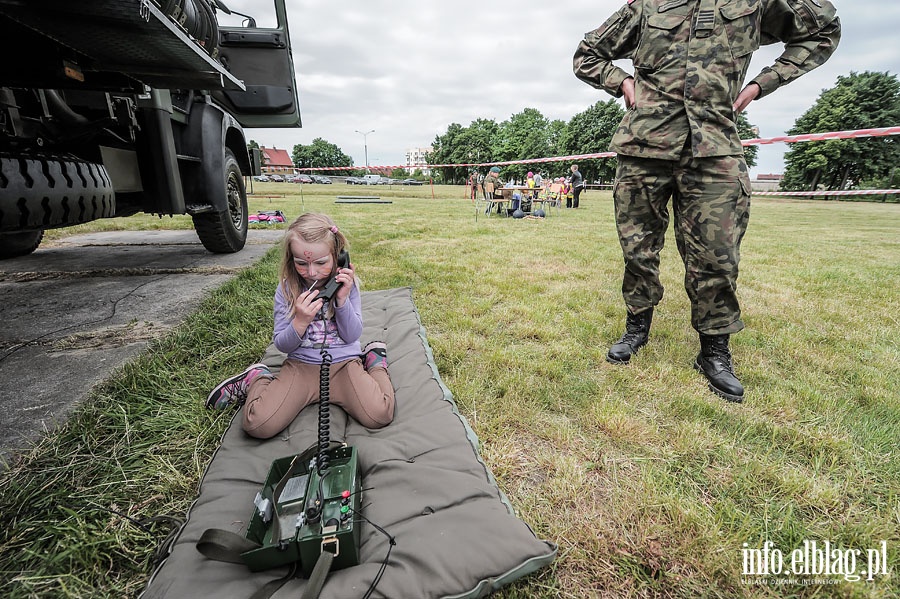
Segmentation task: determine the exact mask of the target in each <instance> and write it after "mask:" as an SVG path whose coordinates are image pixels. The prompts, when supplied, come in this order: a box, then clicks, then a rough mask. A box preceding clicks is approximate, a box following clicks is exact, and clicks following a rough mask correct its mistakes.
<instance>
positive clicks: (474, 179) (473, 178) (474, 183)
mask: <svg viewBox="0 0 900 599" xmlns="http://www.w3.org/2000/svg"><path fill="white" fill-rule="evenodd" d="M469 187H470V189H471V191H470V193H471V198H470V199H472V200H474V199H475V195H476V193H477V191H478V187H479V184H478V169H475V170H474V171H472V174H471V175H469Z"/></svg>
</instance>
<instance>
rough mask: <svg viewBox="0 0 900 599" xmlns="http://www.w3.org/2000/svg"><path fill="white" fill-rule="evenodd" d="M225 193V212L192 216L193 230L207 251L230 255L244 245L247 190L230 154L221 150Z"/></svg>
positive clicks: (235, 160) (235, 162) (238, 167)
mask: <svg viewBox="0 0 900 599" xmlns="http://www.w3.org/2000/svg"><path fill="white" fill-rule="evenodd" d="M225 194H226V196H227V200H228V201H227V203H228V209H227V210H224V211H222V212H212V213H205V214H197V215H194V229H196V230H197V236H198V237H199V238H200V242H201V243H202V244H203V247H205V248H206V249H207V250H209V251H210V252H214V253H216V254H232V253H234V252H239V251H241V249H243V247H244V244H245V243H246V242H247V190H246V189H245V188H244V177H243V175H241V168H240V166H238V161H237V159H236V158H235V157H234V153H233V152H232V151H231V150H230V149H228V148H225Z"/></svg>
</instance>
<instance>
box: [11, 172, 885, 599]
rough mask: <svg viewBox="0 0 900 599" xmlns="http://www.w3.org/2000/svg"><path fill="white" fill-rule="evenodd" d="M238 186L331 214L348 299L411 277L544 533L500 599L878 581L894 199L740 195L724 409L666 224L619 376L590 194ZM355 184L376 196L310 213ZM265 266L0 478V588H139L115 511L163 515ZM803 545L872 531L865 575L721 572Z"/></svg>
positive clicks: (609, 228) (613, 307)
mask: <svg viewBox="0 0 900 599" xmlns="http://www.w3.org/2000/svg"><path fill="white" fill-rule="evenodd" d="M256 186H257V189H256V191H257V193H259V194H260V195H275V196H276V197H260V198H256V199H253V200H252V202H251V209H252V210H270V209H281V210H283V211H284V212H285V213H286V214H287V215H288V217H289V218H291V217H294V216H296V215H297V214H299V213H300V212H301V211H302V210H306V211H321V212H327V213H329V214H330V215H332V216H333V217H334V218H335V220H336V221H337V222H338V224H339V225H340V226H341V228H342V230H343V231H344V232H345V233H346V234H347V236H348V237H349V239H350V243H351V248H350V252H351V256H352V257H353V262H354V264H355V266H356V268H357V273H358V274H359V276H360V278H361V279H362V281H363V285H364V289H383V288H392V287H398V286H410V287H412V289H413V293H414V297H415V302H416V305H417V307H418V309H419V311H420V313H421V317H422V319H423V324H424V326H425V328H426V331H427V333H428V339H429V342H430V344H431V346H432V349H433V350H434V355H435V360H436V362H437V366H438V369H439V371H440V374H441V376H442V378H443V380H444V382H445V384H446V385H447V386H448V387H449V389H450V390H451V391H452V392H453V394H454V396H455V399H456V401H457V403H458V404H459V406H460V411H461V412H462V413H463V414H464V415H465V416H466V417H467V418H468V419H469V421H470V423H471V424H472V427H473V428H474V430H475V432H476V433H477V434H478V436H479V438H480V440H481V451H482V455H483V458H484V460H485V461H486V463H487V464H488V466H489V467H490V468H491V469H492V471H493V473H494V475H495V476H496V478H497V480H498V483H499V485H500V487H501V488H502V489H503V491H504V492H505V493H506V494H507V496H508V497H509V499H510V500H511V502H512V503H513V505H514V506H515V507H516V509H517V510H518V512H519V515H520V516H521V518H522V519H523V520H525V521H526V522H528V523H529V524H530V525H531V526H532V528H533V529H534V530H535V532H536V534H537V535H538V536H539V537H541V538H544V539H548V540H551V541H553V542H555V543H557V544H558V545H559V548H560V550H559V556H558V559H557V560H556V561H555V563H554V564H553V565H552V567H550V568H547V569H545V570H543V571H541V572H539V573H538V574H536V575H534V576H532V577H529V578H527V579H525V580H522V581H519V582H518V583H516V584H514V585H513V586H511V587H509V588H508V589H506V590H504V591H503V592H501V593H500V594H499V596H500V597H503V598H505V599H519V598H549V597H564V598H581V597H678V598H692V597H782V596H791V597H852V598H856V597H866V598H889V597H897V596H900V576H898V568H900V449H898V441H900V346H898V340H900V319H898V315H897V314H898V311H897V307H898V303H900V302H898V300H900V206H898V205H896V204H888V205H885V204H873V203H845V202H805V201H786V200H785V201H780V200H774V199H765V200H757V201H754V204H753V207H752V210H751V212H752V215H751V220H750V228H749V230H748V233H747V235H746V237H745V241H744V245H743V247H742V263H741V268H742V270H741V276H740V280H739V285H740V288H739V295H740V298H741V301H742V306H743V310H744V321H745V323H746V325H747V328H746V330H744V331H743V332H742V333H740V334H738V335H735V336H734V337H733V338H732V348H733V351H734V354H735V362H736V370H737V373H738V375H739V376H740V378H741V381H742V382H743V383H744V385H745V387H746V388H747V395H746V399H745V402H744V404H742V405H733V404H726V403H725V402H724V401H722V400H720V399H718V398H717V397H715V396H713V395H712V394H711V393H710V392H709V391H708V390H707V388H706V385H705V382H704V380H703V379H702V378H701V377H700V375H698V374H697V373H696V372H694V371H693V369H692V368H691V364H692V361H693V358H694V356H695V354H696V352H697V350H698V344H697V339H696V333H695V332H694V331H693V330H692V329H691V328H690V324H689V306H688V302H687V299H686V296H685V293H684V290H683V288H682V279H683V267H682V266H681V264H680V259H679V257H678V254H677V251H676V250H675V246H674V238H672V237H671V235H670V237H669V244H668V245H667V246H666V248H665V249H664V251H663V258H662V260H663V265H662V267H663V272H662V280H663V283H664V284H665V286H666V289H667V294H666V297H665V298H664V300H663V302H662V303H661V304H660V306H659V308H658V309H657V312H656V315H655V318H654V323H653V330H652V333H651V341H650V343H649V344H648V345H647V346H646V347H645V348H644V349H643V350H642V351H641V353H640V354H638V355H637V356H636V357H635V359H633V360H632V364H631V365H629V366H626V367H622V366H618V367H617V366H612V365H610V364H607V363H606V362H605V360H604V356H605V353H606V350H607V348H608V345H609V344H610V343H611V342H613V341H615V340H616V339H617V338H618V336H619V335H620V334H621V332H622V331H621V329H622V326H623V321H624V312H623V310H624V308H623V305H622V301H621V296H620V292H619V288H620V285H621V270H622V258H621V252H620V249H619V245H618V241H617V237H616V233H615V227H614V223H613V219H612V200H611V197H610V195H609V194H608V193H601V192H596V191H591V192H588V193H587V194H585V195H583V196H582V208H580V209H579V210H577V211H576V210H563V211H562V212H561V213H560V214H559V215H557V214H556V213H554V214H553V215H552V216H551V217H549V218H547V219H544V220H514V219H507V218H500V217H496V216H493V217H491V218H486V217H484V216H483V215H482V216H480V217H479V218H478V220H477V222H476V220H475V218H474V211H473V208H472V204H471V203H470V201H468V200H465V199H462V195H463V191H462V188H459V187H453V188H449V187H443V188H435V190H434V191H432V189H431V188H430V187H427V186H426V187H407V188H393V189H387V188H377V190H376V189H375V188H358V187H357V188H354V187H345V186H342V185H333V186H321V185H315V186H303V188H302V193H303V196H302V197H301V196H300V195H299V194H300V192H301V189H300V188H299V187H298V186H295V185H289V184H256ZM373 193H375V194H377V195H380V196H382V197H385V198H388V197H389V198H390V199H392V201H393V203H392V204H389V205H377V204H361V205H352V204H335V203H334V199H335V196H336V195H338V194H348V195H370V194H373ZM432 193H434V195H435V197H432ZM281 194H285V195H284V196H283V197H281ZM98 224H99V225H100V227H106V228H116V227H124V228H132V227H149V228H167V227H189V226H190V221H189V220H187V219H184V218H175V219H168V218H166V219H162V220H160V219H157V218H155V217H147V218H139V219H125V220H110V221H101V223H98ZM97 228H98V226H97V225H87V226H85V227H82V228H81V229H90V230H97ZM71 232H72V230H68V231H66V232H53V233H52V234H51V235H50V236H49V237H50V239H49V241H48V243H52V241H53V238H56V237H58V236H60V235H62V234H64V233H65V234H69V233H71ZM276 261H277V255H276V254H275V252H274V251H273V252H270V254H269V255H268V256H267V257H266V258H265V259H264V260H263V261H262V262H261V264H260V268H257V269H252V270H249V271H246V272H245V273H243V274H241V275H240V276H238V277H237V278H236V279H235V280H233V281H232V282H230V283H229V284H227V285H225V286H224V287H222V288H221V289H219V290H217V291H216V292H215V293H213V294H212V295H211V296H210V297H209V298H208V299H207V300H206V301H205V302H204V303H203V305H202V306H201V308H200V309H199V310H198V311H197V313H196V314H195V315H194V316H193V317H192V318H191V319H190V320H189V321H188V322H187V323H185V324H184V325H183V326H181V327H179V328H178V329H176V330H175V331H174V332H171V333H170V334H168V335H167V336H165V337H163V338H160V339H158V340H157V341H155V342H154V343H153V345H152V347H151V349H150V350H149V351H148V352H147V353H146V354H145V355H144V356H142V357H141V358H139V359H137V360H136V361H135V362H133V363H131V364H129V365H128V366H126V367H125V368H123V369H122V370H121V371H119V372H117V373H116V374H115V376H113V377H112V378H111V379H110V380H109V382H108V383H106V384H104V385H103V386H102V387H101V388H99V389H97V391H96V393H95V394H94V396H92V397H91V398H90V399H89V400H87V401H85V402H84V403H83V405H82V407H81V408H80V409H79V410H78V411H77V413H76V414H75V415H74V416H73V417H72V419H71V420H70V422H69V423H68V425H66V426H65V427H64V428H63V429H61V430H60V431H57V432H56V434H54V435H52V436H48V437H47V438H45V439H44V440H42V441H41V442H40V443H39V444H38V445H37V446H36V447H35V448H34V450H33V451H32V452H31V453H29V454H28V455H25V456H22V458H21V459H20V460H19V461H18V462H16V463H14V464H12V465H11V469H10V470H9V471H8V472H7V473H4V474H2V475H0V476H2V478H0V596H3V597H127V596H135V595H136V594H137V593H139V592H140V590H141V589H142V588H143V585H144V584H145V582H146V580H147V576H148V574H149V572H150V569H151V565H150V563H151V559H152V552H153V550H154V548H155V546H156V544H157V543H158V542H159V541H160V540H161V537H162V536H164V534H165V527H164V526H163V525H162V524H154V525H149V524H148V525H146V526H147V528H148V530H143V529H142V528H140V527H138V526H136V525H135V524H134V523H133V522H132V521H131V520H128V519H126V518H125V517H124V516H127V517H128V518H131V519H133V520H140V519H142V518H146V517H150V516H155V515H158V514H171V515H174V516H179V517H183V515H184V513H185V511H186V509H187V507H188V506H189V505H190V503H191V502H192V500H193V499H194V497H195V495H196V492H197V488H198V483H199V478H200V476H201V474H202V472H203V469H204V467H205V465H206V463H207V462H208V460H209V458H210V456H211V454H212V451H213V450H214V448H215V446H216V444H217V442H218V439H219V435H220V434H221V432H222V431H223V429H224V427H225V426H226V425H227V421H228V418H229V415H225V414H212V413H209V412H207V411H206V410H204V409H203V407H202V403H203V400H204V399H205V396H206V393H207V391H208V389H209V388H210V387H212V386H213V385H214V384H216V383H218V382H219V380H221V379H222V378H223V377H225V376H227V375H230V374H233V373H234V372H235V371H236V370H240V369H242V368H243V367H244V365H246V364H248V363H250V362H252V361H256V359H257V358H258V357H259V356H260V355H261V353H262V351H263V349H264V348H265V346H266V345H267V344H268V342H269V335H270V332H271V329H270V327H271V295H272V292H273V289H274V287H273V286H274V281H275V280H276V274H275V272H276V268H277V264H276ZM805 540H806V541H816V542H817V543H818V544H819V546H820V547H821V545H822V544H823V543H824V542H825V541H826V540H827V541H829V542H830V543H831V546H832V547H838V548H841V549H842V550H843V551H844V553H842V554H841V555H843V556H844V557H849V556H850V554H849V553H846V552H847V551H851V550H860V551H861V553H860V554H859V557H858V558H857V559H858V560H859V561H858V563H856V564H855V570H854V571H855V572H856V573H857V574H858V573H859V572H860V570H863V569H866V567H867V566H866V561H865V560H866V557H867V555H868V554H867V550H869V549H873V550H875V549H881V548H882V547H886V556H887V569H888V574H886V575H885V574H881V573H880V572H879V573H878V574H875V575H873V576H872V578H873V580H871V581H867V580H866V578H867V577H866V576H863V579H862V580H860V581H855V582H854V581H848V580H845V578H848V577H845V576H837V577H831V580H832V581H835V582H837V583H836V584H808V585H803V584H777V586H776V583H778V582H784V581H785V580H787V579H789V578H798V579H800V580H801V582H802V581H803V580H806V581H807V582H809V581H810V580H812V579H814V578H816V577H814V576H799V577H789V576H786V575H784V576H775V575H773V576H770V577H767V578H768V580H769V581H773V582H772V586H762V585H758V584H750V582H752V581H750V580H748V579H750V578H752V579H753V581H756V580H757V579H760V578H765V577H760V576H754V577H749V576H744V575H743V574H742V569H743V564H744V559H745V557H746V555H747V554H746V553H745V552H742V550H744V549H758V548H761V547H763V544H764V543H765V542H766V541H770V542H771V543H772V544H773V545H771V546H772V547H774V548H776V549H778V550H779V551H781V552H782V553H783V554H784V556H785V565H786V566H787V567H789V566H790V556H791V552H792V551H794V550H796V549H802V548H803V547H804V541H805ZM882 543H884V545H882ZM745 544H746V545H745ZM853 555H856V554H853ZM841 563H842V564H843V565H844V566H845V568H844V571H846V570H848V569H849V566H850V564H849V562H848V561H846V560H845V561H844V562H841ZM838 565H841V564H838ZM819 578H821V577H819Z"/></svg>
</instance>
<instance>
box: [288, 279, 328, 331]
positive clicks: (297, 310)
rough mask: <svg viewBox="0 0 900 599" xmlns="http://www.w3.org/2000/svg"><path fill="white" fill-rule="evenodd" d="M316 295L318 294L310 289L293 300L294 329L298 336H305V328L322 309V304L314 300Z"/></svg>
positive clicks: (320, 301)
mask: <svg viewBox="0 0 900 599" xmlns="http://www.w3.org/2000/svg"><path fill="white" fill-rule="evenodd" d="M318 295H319V292H318V291H317V290H316V289H312V290H309V291H304V292H303V293H301V294H300V295H299V296H298V297H297V299H296V300H294V328H295V329H296V330H297V332H298V333H299V334H300V335H304V334H306V328H307V327H308V326H309V324H310V323H311V322H312V321H313V319H315V317H316V314H318V313H319V310H321V309H322V305H323V304H324V302H323V301H322V300H320V299H316V297H317V296H318Z"/></svg>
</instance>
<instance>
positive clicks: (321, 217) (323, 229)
mask: <svg viewBox="0 0 900 599" xmlns="http://www.w3.org/2000/svg"><path fill="white" fill-rule="evenodd" d="M295 238H299V239H302V240H303V241H305V242H306V243H325V244H330V246H331V257H332V258H333V259H334V262H333V264H334V270H332V272H331V274H332V275H334V273H335V272H336V271H337V260H338V254H340V253H341V251H343V250H346V249H347V247H348V244H347V238H346V237H344V234H343V233H341V231H340V230H339V229H338V227H337V225H336V224H334V221H333V220H331V217H329V216H327V215H325V214H316V213H314V212H307V213H305V214H301V215H300V216H298V217H297V218H296V219H294V222H292V223H291V224H290V226H289V227H288V229H287V233H286V234H285V236H284V242H283V245H282V256H281V292H282V293H283V294H284V299H285V302H287V305H288V306H290V313H289V316H290V317H291V318H293V316H294V301H295V300H296V299H297V298H298V297H299V296H300V294H301V293H303V292H304V291H305V289H304V288H303V287H304V286H303V281H302V280H301V278H300V274H299V273H298V272H297V269H296V268H294V255H293V254H292V253H291V242H292V241H293V240H294V239H295Z"/></svg>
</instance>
